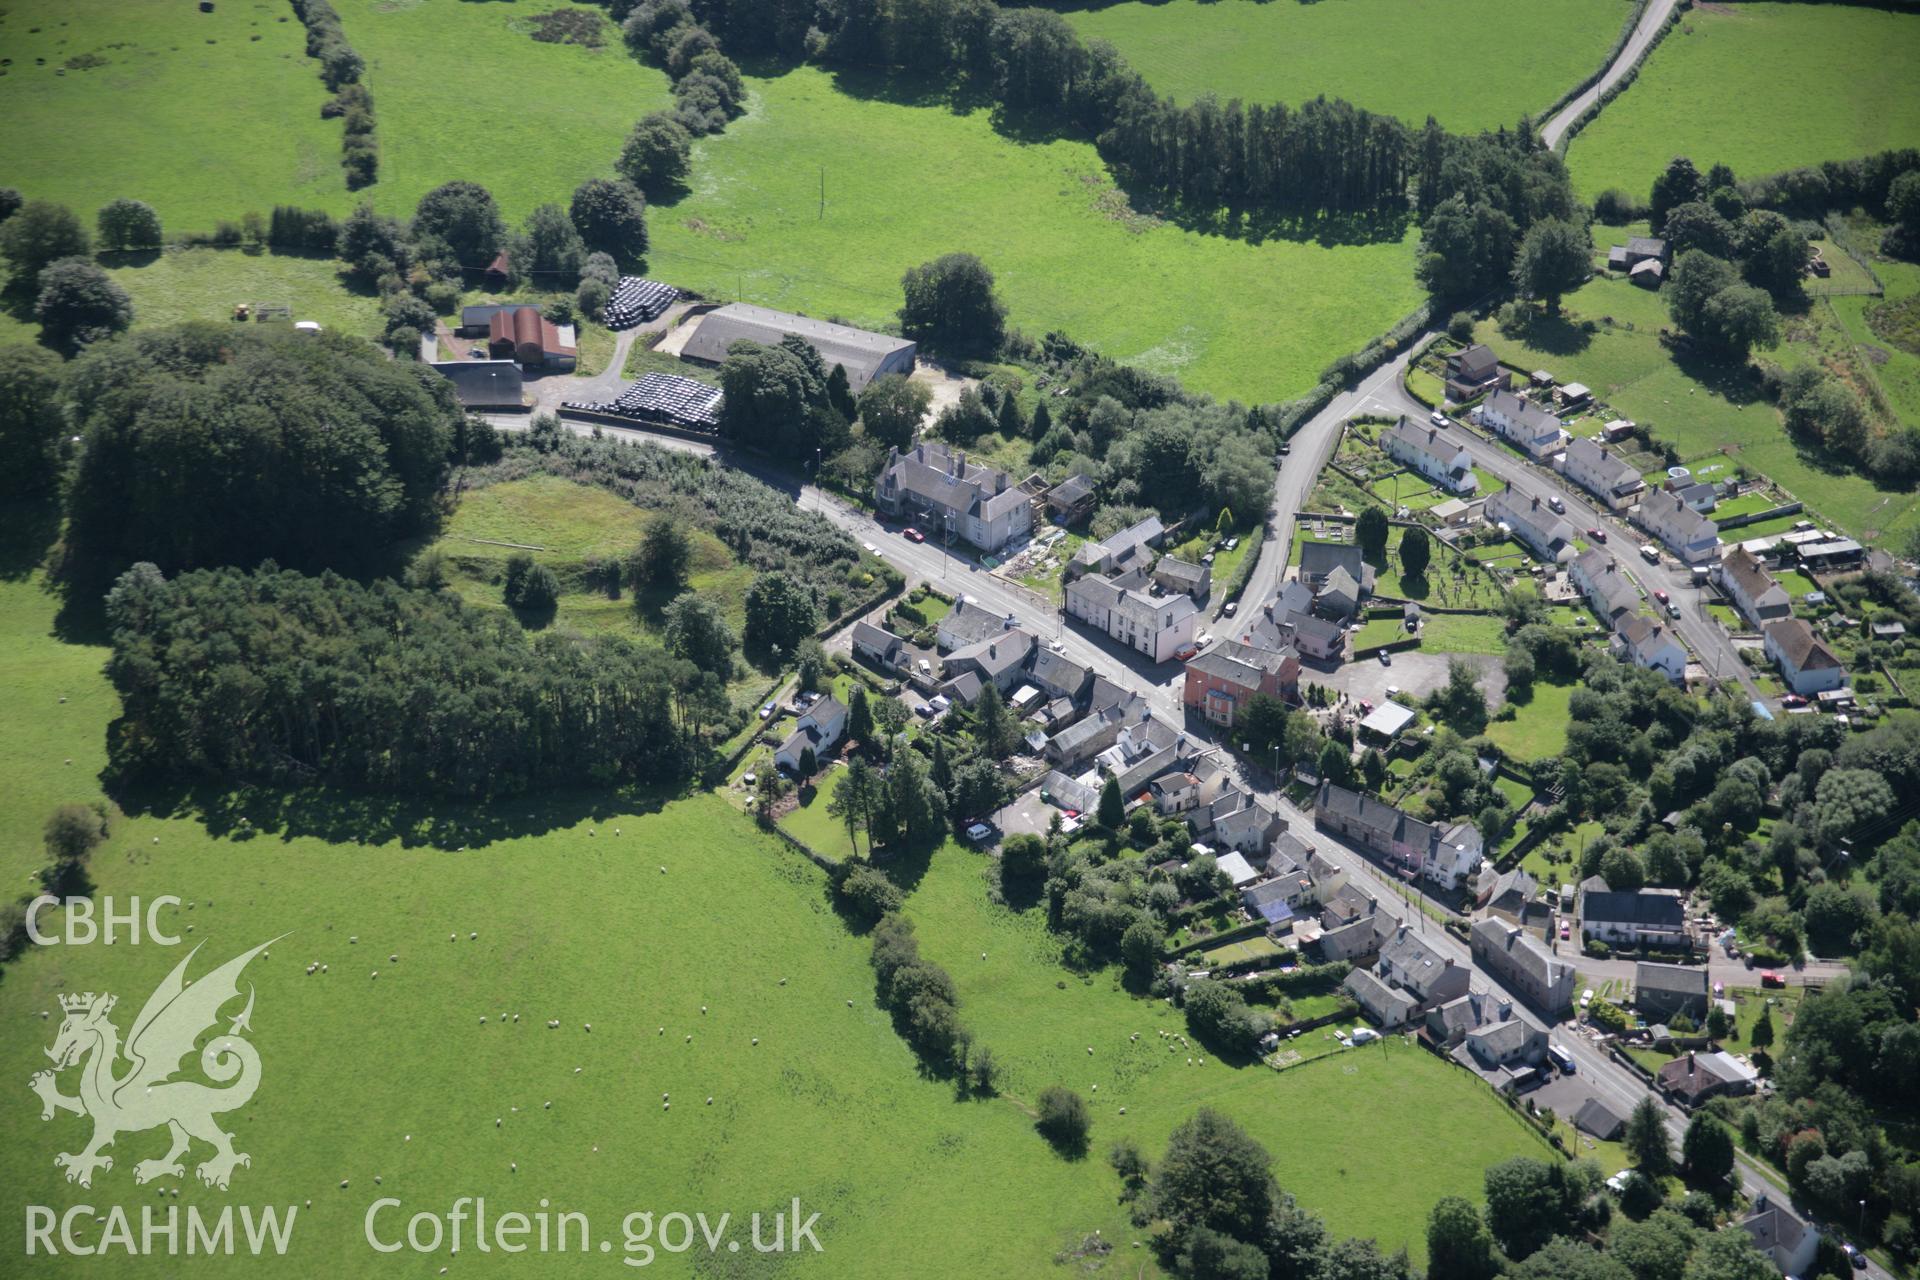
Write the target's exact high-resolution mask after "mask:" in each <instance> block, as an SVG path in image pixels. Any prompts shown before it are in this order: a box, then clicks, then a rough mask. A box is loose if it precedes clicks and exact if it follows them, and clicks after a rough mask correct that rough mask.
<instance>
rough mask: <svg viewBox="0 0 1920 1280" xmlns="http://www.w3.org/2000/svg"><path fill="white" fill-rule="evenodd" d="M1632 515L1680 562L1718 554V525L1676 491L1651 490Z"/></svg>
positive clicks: (1691, 562) (1700, 561) (1701, 561)
mask: <svg viewBox="0 0 1920 1280" xmlns="http://www.w3.org/2000/svg"><path fill="white" fill-rule="evenodd" d="M1633 519H1634V523H1636V524H1638V525H1639V526H1640V527H1641V528H1642V529H1645V530H1646V531H1647V532H1648V533H1650V534H1652V535H1653V536H1654V537H1655V538H1658V539H1659V540H1660V541H1661V542H1664V543H1665V544H1666V545H1667V549H1668V550H1669V551H1671V552H1673V554H1674V556H1675V557H1677V558H1678V559H1679V561H1680V562H1681V563H1682V564H1688V565H1694V564H1710V563H1712V562H1713V561H1715V560H1718V559H1719V558H1720V527H1719V526H1718V525H1716V524H1714V522H1713V521H1712V520H1709V519H1708V518H1707V517H1706V516H1704V515H1702V514H1700V512H1698V511H1696V510H1694V509H1693V508H1692V507H1690V506H1688V505H1687V503H1686V501H1685V500H1684V499H1683V498H1681V497H1680V495H1679V494H1676V493H1673V492H1670V491H1668V490H1665V489H1656V490H1654V491H1653V492H1652V493H1649V494H1648V495H1647V496H1646V497H1645V498H1643V499H1642V500H1641V502H1640V505H1639V506H1638V507H1636V508H1634V514H1633Z"/></svg>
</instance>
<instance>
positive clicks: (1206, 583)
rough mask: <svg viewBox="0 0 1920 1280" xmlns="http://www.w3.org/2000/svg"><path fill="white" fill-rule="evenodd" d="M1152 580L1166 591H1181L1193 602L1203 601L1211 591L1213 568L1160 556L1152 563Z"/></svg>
mask: <svg viewBox="0 0 1920 1280" xmlns="http://www.w3.org/2000/svg"><path fill="white" fill-rule="evenodd" d="M1153 580H1154V582H1156V583H1158V584H1159V585H1160V586H1162V587H1164V588H1166V589H1167V590H1168V591H1182V592H1185V593H1186V594H1187V595H1190V596H1192V597H1193V598H1194V599H1195V600H1205V599H1206V598H1207V595H1208V593H1209V592H1211V591H1212V590H1213V568H1212V566H1210V565H1204V564H1189V563H1188V562H1187V561H1185V560H1176V559H1175V558H1174V557H1172V556H1161V557H1160V558H1159V559H1158V560H1156V561H1155V562H1154V565H1153Z"/></svg>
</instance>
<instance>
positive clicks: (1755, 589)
mask: <svg viewBox="0 0 1920 1280" xmlns="http://www.w3.org/2000/svg"><path fill="white" fill-rule="evenodd" d="M1713 578H1714V581H1715V582H1717V583H1719V584H1720V589H1721V590H1722V591H1724V592H1726V593H1727V598H1728V599H1729V600H1731V601H1733V607H1734V608H1736V609H1738V610H1739V611H1740V615H1741V616H1742V617H1744V618H1745V619H1746V620H1747V621H1748V622H1751V623H1752V624H1753V625H1754V626H1756V627H1764V626H1766V625H1767V624H1768V623H1769V622H1778V621H1779V620H1780V619H1782V618H1789V617H1792V616H1793V597H1792V596H1790V595H1788V594H1787V589H1786V588H1785V587H1783V586H1781V585H1780V584H1779V583H1777V582H1775V581H1774V580H1773V575H1772V574H1770V573H1768V572H1767V570H1766V566H1765V565H1763V564H1761V563H1760V561H1759V560H1757V559H1755V558H1754V557H1753V556H1752V555H1751V554H1749V553H1748V552H1747V549H1746V548H1745V547H1736V548H1734V549H1733V550H1732V551H1731V552H1729V553H1728V554H1727V556H1726V558H1725V559H1723V560H1721V561H1720V563H1719V564H1717V565H1715V566H1714V569H1713Z"/></svg>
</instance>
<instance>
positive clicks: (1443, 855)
mask: <svg viewBox="0 0 1920 1280" xmlns="http://www.w3.org/2000/svg"><path fill="white" fill-rule="evenodd" d="M1486 855H1487V844H1486V840H1485V839H1484V838H1482V836H1481V835H1480V829H1479V828H1478V827H1476V826H1474V825H1473V824H1472V823H1471V822H1456V823H1455V824H1454V825H1453V826H1451V827H1449V828H1447V830H1445V831H1443V832H1441V833H1440V838H1439V840H1437V841H1435V842H1434V845H1433V849H1432V851H1431V854H1430V856H1429V857H1428V858H1427V860H1426V862H1425V863H1424V864H1422V866H1421V868H1420V874H1421V875H1422V876H1424V877H1425V878H1426V879H1428V880H1430V881H1432V882H1433V883H1434V884H1437V885H1439V886H1440V887H1441V888H1442V889H1449V890H1452V889H1462V888H1465V887H1466V886H1467V884H1468V883H1469V882H1471V881H1472V879H1473V877H1474V874H1475V873H1476V872H1477V871H1479V869H1480V864H1481V862H1483V861H1485V859H1486Z"/></svg>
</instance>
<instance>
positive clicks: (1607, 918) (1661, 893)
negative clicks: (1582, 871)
mask: <svg viewBox="0 0 1920 1280" xmlns="http://www.w3.org/2000/svg"><path fill="white" fill-rule="evenodd" d="M1580 936H1581V937H1582V938H1587V939H1598V940H1599V941H1601V942H1606V943H1618V944H1621V945H1623V946H1632V947H1657V948H1662V949H1665V950H1670V951H1672V950H1683V949H1685V948H1687V947H1690V946H1691V945H1692V938H1691V936H1690V935H1689V934H1688V933H1687V912H1686V908H1685V907H1684V906H1683V905H1682V904H1681V901H1680V891H1679V890H1677V889H1640V890H1634V891H1628V890H1624V889H1607V890H1597V889H1591V890H1584V891H1582V893H1581V894H1580Z"/></svg>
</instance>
